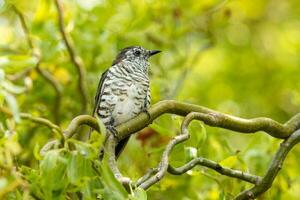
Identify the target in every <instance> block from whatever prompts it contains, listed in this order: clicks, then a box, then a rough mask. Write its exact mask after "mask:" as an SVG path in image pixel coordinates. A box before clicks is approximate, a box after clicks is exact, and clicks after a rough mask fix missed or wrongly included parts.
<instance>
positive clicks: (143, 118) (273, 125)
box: [64, 100, 300, 199]
mask: <svg viewBox="0 0 300 200" xmlns="http://www.w3.org/2000/svg"><path fill="white" fill-rule="evenodd" d="M148 112H149V114H150V119H148V117H147V114H145V113H141V114H139V115H138V116H137V117H135V118H133V119H131V120H129V121H128V122H126V123H124V124H121V125H119V126H118V127H116V129H117V132H118V136H119V138H114V141H113V143H110V146H109V148H108V149H109V150H108V154H109V156H110V157H111V161H112V162H110V163H111V164H110V166H111V167H112V169H114V170H113V171H115V172H114V173H115V176H116V177H118V176H119V174H120V173H119V171H118V168H117V165H116V160H115V156H114V155H113V152H114V148H113V147H115V144H116V142H118V141H120V140H121V139H122V138H124V137H127V136H129V135H130V134H133V133H135V132H137V131H139V130H141V129H142V128H144V127H146V126H147V125H148V124H149V123H151V122H152V121H153V120H155V119H156V118H158V117H159V116H161V115H162V114H164V113H172V114H177V115H181V116H186V117H185V118H184V120H183V123H182V126H181V134H180V135H177V136H176V137H174V138H173V139H172V140H171V141H170V142H169V144H168V145H167V147H166V149H165V151H164V152H163V155H162V159H161V162H160V164H159V166H158V167H157V168H154V169H152V170H150V171H148V172H147V173H146V174H145V175H144V176H143V177H141V178H140V179H138V181H137V182H136V184H135V185H136V186H138V187H141V188H144V189H147V188H149V187H150V186H151V185H153V184H155V183H156V182H158V181H160V180H161V179H162V178H163V176H164V175H165V174H166V172H167V171H168V172H169V173H171V174H174V175H179V174H182V173H185V172H186V171H188V170H190V169H192V168H193V167H195V166H196V165H202V166H205V167H208V168H211V169H214V170H215V171H217V172H219V173H220V174H223V175H226V176H230V177H234V178H238V179H240V180H244V181H247V182H249V183H253V184H255V186H254V187H253V188H251V189H249V190H246V191H244V192H242V193H240V194H239V195H238V196H237V197H236V199H251V198H255V197H257V196H258V195H260V194H261V193H264V192H265V191H266V190H268V189H269V188H270V187H271V184H272V182H273V181H274V179H275V177H276V176H277V173H278V171H279V170H280V169H281V166H282V163H283V161H284V159H285V158H286V155H287V154H288V152H289V151H290V150H291V148H292V147H293V146H294V145H295V144H296V143H298V142H299V141H300V130H297V129H299V128H300V114H297V115H295V116H294V117H292V118H291V119H290V120H289V121H287V122H286V123H285V124H281V123H279V122H276V121H274V120H272V119H270V118H262V117H260V118H253V119H243V118H239V117H235V116H231V115H228V114H223V113H220V112H217V111H214V110H211V109H208V108H205V107H202V106H197V105H192V104H187V103H182V102H177V101H173V100H168V101H161V102H158V103H157V104H155V105H153V106H152V107H151V108H150V109H149V110H148ZM194 119H196V120H200V121H203V122H204V123H205V124H207V125H210V126H213V127H220V128H225V129H228V130H233V131H238V132H241V133H254V132H257V131H264V132H266V133H268V134H269V135H270V136H272V137H275V138H279V139H285V140H284V142H283V143H282V144H281V145H280V148H279V150H278V151H277V153H276V155H275V156H274V158H273V161H272V163H271V165H270V166H269V168H268V170H267V172H266V174H265V176H263V177H259V176H256V175H252V174H249V173H244V172H242V171H239V170H234V169H229V168H225V167H222V166H221V165H220V164H218V163H216V162H214V161H211V160H208V159H205V158H200V157H198V158H195V159H193V160H191V161H190V162H188V163H186V164H185V165H183V166H182V167H178V168H174V167H172V166H170V165H169V158H168V157H169V154H170V153H171V151H172V149H173V147H174V146H175V145H177V144H179V143H181V142H184V141H185V140H187V139H188V138H189V133H188V129H187V127H188V125H189V123H190V122H191V121H192V120H194ZM83 124H85V125H89V126H90V127H92V128H93V129H95V130H97V131H99V126H98V123H97V120H96V119H95V118H94V117H92V116H89V115H81V116H78V117H76V118H74V119H73V120H72V121H71V123H70V124H69V126H68V128H67V129H66V130H65V131H64V134H65V138H70V137H72V136H73V135H74V134H75V133H76V130H77V129H78V127H79V126H81V125H83ZM295 131H296V132H295ZM115 169H117V170H115Z"/></svg>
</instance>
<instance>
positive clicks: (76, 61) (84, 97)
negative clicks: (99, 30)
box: [55, 0, 88, 113]
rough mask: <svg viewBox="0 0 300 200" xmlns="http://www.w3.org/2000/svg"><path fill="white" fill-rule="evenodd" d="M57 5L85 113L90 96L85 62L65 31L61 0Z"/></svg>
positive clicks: (57, 0)
mask: <svg viewBox="0 0 300 200" xmlns="http://www.w3.org/2000/svg"><path fill="white" fill-rule="evenodd" d="M55 5H56V9H57V15H58V24H59V31H60V34H61V36H62V39H63V42H64V43H65V46H66V48H67V51H68V53H69V56H70V59H71V61H72V63H73V65H74V66H75V67H76V70H77V73H78V89H79V92H80V95H81V98H82V112H83V113H84V112H85V111H86V109H87V104H88V96H87V91H86V86H85V71H84V67H83V64H82V62H81V59H80V57H79V56H78V55H77V54H76V52H75V48H74V46H73V45H72V43H71V41H70V39H69V38H68V36H67V33H66V31H65V27H64V16H63V9H62V5H61V1H60V0H55Z"/></svg>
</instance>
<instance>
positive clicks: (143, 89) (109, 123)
mask: <svg viewBox="0 0 300 200" xmlns="http://www.w3.org/2000/svg"><path fill="white" fill-rule="evenodd" d="M159 52H160V51H157V50H153V51H150V50H146V49H144V48H142V47H139V46H131V47H127V48H124V49H123V50H121V52H120V53H119V54H118V56H117V57H116V59H115V60H114V62H113V64H112V66H111V67H110V68H109V69H107V70H106V71H105V72H104V73H103V74H102V76H101V79H100V82H99V85H98V90H97V94H96V97H95V107H94V112H93V115H94V116H95V115H98V117H99V118H100V119H101V120H102V122H103V123H104V125H105V126H106V127H107V128H108V129H109V130H112V129H113V128H114V127H115V126H117V125H119V124H121V123H124V122H126V121H128V120H130V119H132V118H134V117H135V116H137V115H138V114H139V113H141V112H143V111H146V110H147V109H148V107H149V105H150V101H151V97H150V89H149V77H148V68H149V62H148V58H149V57H150V56H152V55H154V54H157V53H159ZM128 139H129V138H126V139H124V140H123V141H121V142H120V144H118V146H117V148H116V155H117V156H118V155H119V153H120V152H121V151H122V149H123V147H124V146H125V145H126V143H127V141H128Z"/></svg>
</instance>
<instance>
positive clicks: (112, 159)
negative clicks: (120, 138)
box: [105, 134, 131, 189]
mask: <svg viewBox="0 0 300 200" xmlns="http://www.w3.org/2000/svg"><path fill="white" fill-rule="evenodd" d="M116 145H117V138H115V137H114V136H113V134H110V136H109V137H108V139H107V143H106V151H105V154H106V155H107V156H108V165H109V166H110V169H111V171H112V172H113V174H114V176H115V178H116V179H117V180H118V181H119V182H120V183H122V184H123V185H124V187H125V188H127V189H128V188H129V184H130V183H131V180H130V179H129V178H128V177H124V176H123V175H122V174H121V172H120V170H119V168H118V165H117V160H116V154H115V148H116Z"/></svg>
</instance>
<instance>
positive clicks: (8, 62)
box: [0, 55, 38, 73]
mask: <svg viewBox="0 0 300 200" xmlns="http://www.w3.org/2000/svg"><path fill="white" fill-rule="evenodd" d="M37 62H38V59H37V58H36V57H33V56H31V55H7V56H1V57H0V68H3V69H4V70H5V71H6V73H16V72H19V71H21V70H22V69H25V68H32V67H34V66H35V65H36V64H37Z"/></svg>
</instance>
